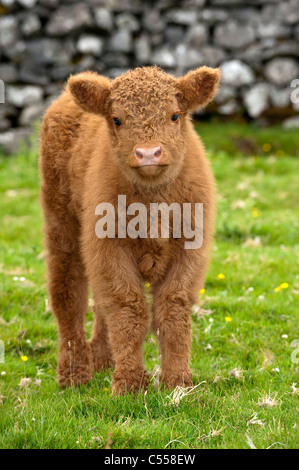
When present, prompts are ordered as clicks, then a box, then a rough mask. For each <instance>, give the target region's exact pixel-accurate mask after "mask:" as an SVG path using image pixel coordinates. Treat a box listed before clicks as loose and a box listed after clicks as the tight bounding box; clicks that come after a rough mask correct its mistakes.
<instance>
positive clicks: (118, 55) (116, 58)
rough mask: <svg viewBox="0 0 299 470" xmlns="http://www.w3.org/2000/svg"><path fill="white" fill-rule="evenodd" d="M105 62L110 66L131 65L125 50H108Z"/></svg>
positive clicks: (121, 66) (124, 66)
mask: <svg viewBox="0 0 299 470" xmlns="http://www.w3.org/2000/svg"><path fill="white" fill-rule="evenodd" d="M102 59H103V62H104V63H105V66H106V67H108V68H115V67H116V68H120V69H123V68H127V67H129V65H130V62H129V59H128V56H127V55H126V54H125V53H123V52H107V53H106V54H105V55H104V56H103V57H102Z"/></svg>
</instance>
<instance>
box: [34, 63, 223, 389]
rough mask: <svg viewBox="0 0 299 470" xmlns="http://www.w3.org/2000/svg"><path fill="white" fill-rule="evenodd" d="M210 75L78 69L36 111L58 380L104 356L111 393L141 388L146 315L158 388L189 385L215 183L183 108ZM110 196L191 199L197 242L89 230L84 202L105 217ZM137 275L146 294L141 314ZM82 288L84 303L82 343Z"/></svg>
mask: <svg viewBox="0 0 299 470" xmlns="http://www.w3.org/2000/svg"><path fill="white" fill-rule="evenodd" d="M219 77H220V73H219V70H214V69H211V68H208V67H201V68H199V69H197V70H194V71H191V72H189V73H188V74H187V75H185V76H183V77H180V78H175V77H173V76H171V75H169V74H167V73H165V72H163V71H161V70H160V69H158V68H157V67H145V68H138V69H136V70H133V71H129V72H127V73H125V74H124V75H122V76H120V77H118V78H116V79H115V80H109V79H108V78H105V77H103V76H99V75H97V74H96V73H92V72H85V73H80V74H78V75H75V76H72V77H70V79H69V81H68V83H67V86H66V89H65V91H64V92H63V93H62V95H61V96H60V97H59V99H58V100H56V101H55V102H54V103H53V104H52V105H51V106H50V108H49V109H48V111H47V113H46V114H45V116H44V121H43V127H42V132H41V158H40V168H41V174H42V185H41V193H42V206H43V211H44V220H45V236H46V245H47V253H48V255H47V257H48V259H47V261H48V271H49V292H50V299H51V306H52V309H53V312H54V314H55V316H56V318H57V322H58V328H59V341H60V342H59V358H58V369H57V372H58V381H59V384H60V386H62V387H64V386H67V385H78V384H84V383H86V382H87V381H88V380H90V379H91V377H92V375H93V371H94V370H95V371H97V372H98V371H100V370H101V369H102V368H105V367H107V366H109V365H112V364H113V365H114V367H115V370H114V375H113V389H114V390H115V391H116V392H118V393H124V392H125V391H130V392H138V390H140V389H141V388H146V386H147V384H148V375H147V373H146V371H145V369H144V366H143V360H142V348H143V343H144V340H145V337H146V334H147V332H148V330H149V326H150V323H151V328H152V329H153V331H154V332H156V334H157V336H158V339H159V343H160V347H161V380H162V381H163V383H164V384H165V386H166V387H175V386H177V385H180V386H190V385H191V384H192V374H191V370H190V368H189V357H190V341H191V317H190V314H191V307H192V305H193V304H194V303H195V302H196V301H197V299H198V291H199V289H200V288H202V287H203V285H204V278H205V273H206V269H207V266H208V262H209V252H210V249H211V242H212V238H213V230H214V216H215V204H214V203H215V184H214V179H213V176H212V174H211V170H210V166H209V163H208V161H207V159H206V157H205V151H204V147H203V144H202V142H201V140H200V139H199V137H198V135H197V134H196V132H195V130H194V129H193V126H192V123H191V120H190V114H189V113H190V112H191V111H194V110H195V109H199V108H201V107H203V106H205V105H207V103H208V102H209V101H211V100H212V99H213V97H214V95H215V93H216V90H217V85H218V81H219ZM119 195H125V196H126V204H127V207H128V206H129V205H130V204H132V203H134V202H138V203H142V204H144V205H145V207H146V208H148V209H149V207H150V203H162V202H164V203H166V204H167V205H168V206H169V205H170V204H172V203H173V202H176V203H178V204H179V205H180V207H183V206H182V205H183V204H184V203H203V245H202V247H201V248H198V249H186V248H185V245H184V242H185V241H186V237H184V236H182V237H181V238H179V237H177V238H175V237H174V236H172V235H173V234H172V233H171V234H170V236H169V237H168V238H163V237H162V236H161V234H160V232H159V237H156V238H151V237H147V238H142V237H140V236H139V237H137V238H130V237H126V238H124V237H122V236H120V235H119V234H118V232H117V231H116V234H115V238H111V237H106V238H99V237H98V236H97V235H96V233H95V226H96V224H97V221H98V220H99V217H98V215H96V213H95V208H96V207H97V205H98V204H100V203H110V204H113V206H114V207H115V209H116V217H117V205H118V196H119ZM192 214H193V212H192ZM127 217H128V220H131V218H132V217H131V218H130V217H129V216H127ZM160 222H161V221H160ZM192 223H193V226H194V214H193V215H192ZM160 228H161V223H160ZM118 235H119V236H118ZM144 282H148V283H150V285H151V291H152V294H153V303H152V306H151V309H150V310H151V321H150V313H149V306H148V304H147V301H146V296H145V289H144ZM88 286H90V288H91V290H92V295H93V299H94V305H95V306H94V314H95V324H94V328H93V334H92V339H91V342H90V343H88V342H87V341H86V333H85V330H84V320H85V314H86V312H87V308H88Z"/></svg>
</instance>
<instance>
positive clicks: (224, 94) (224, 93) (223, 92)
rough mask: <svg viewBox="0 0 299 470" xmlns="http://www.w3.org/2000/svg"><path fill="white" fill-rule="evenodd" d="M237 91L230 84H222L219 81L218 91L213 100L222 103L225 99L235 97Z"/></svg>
mask: <svg viewBox="0 0 299 470" xmlns="http://www.w3.org/2000/svg"><path fill="white" fill-rule="evenodd" d="M236 95H237V92H236V90H235V88H233V87H232V86H227V85H223V83H221V82H220V86H219V90H218V93H217V95H216V97H215V102H216V103H218V104H224V103H226V102H227V101H229V100H231V99H233V98H236Z"/></svg>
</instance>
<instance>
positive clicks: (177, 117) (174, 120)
mask: <svg viewBox="0 0 299 470" xmlns="http://www.w3.org/2000/svg"><path fill="white" fill-rule="evenodd" d="M178 119H179V115H178V114H173V115H172V116H171V120H172V122H176V121H177V120H178Z"/></svg>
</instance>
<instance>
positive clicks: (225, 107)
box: [218, 98, 240, 115]
mask: <svg viewBox="0 0 299 470" xmlns="http://www.w3.org/2000/svg"><path fill="white" fill-rule="evenodd" d="M239 110H240V105H239V103H238V102H237V100H235V99H233V98H232V99H230V100H228V101H226V103H224V104H222V105H220V106H219V107H218V111H219V113H220V114H224V115H230V114H234V113H236V112H238V111H239Z"/></svg>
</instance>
